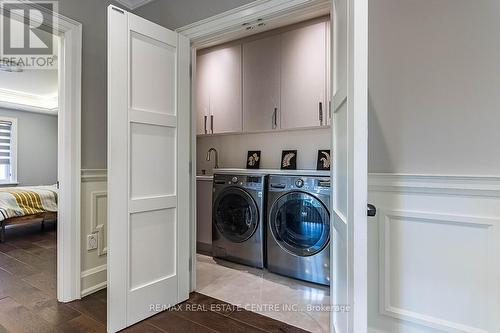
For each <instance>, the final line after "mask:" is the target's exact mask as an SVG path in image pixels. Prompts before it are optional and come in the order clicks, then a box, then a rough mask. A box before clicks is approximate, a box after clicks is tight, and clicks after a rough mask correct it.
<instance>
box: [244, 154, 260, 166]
mask: <svg viewBox="0 0 500 333" xmlns="http://www.w3.org/2000/svg"><path fill="white" fill-rule="evenodd" d="M259 168H260V150H249V151H248V157H247V169H259Z"/></svg>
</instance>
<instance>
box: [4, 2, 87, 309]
mask: <svg viewBox="0 0 500 333" xmlns="http://www.w3.org/2000/svg"><path fill="white" fill-rule="evenodd" d="M2 5H4V4H2ZM16 6H18V7H19V8H18V9H19V10H14V11H10V10H8V8H4V7H2V15H1V17H0V18H1V19H2V23H5V24H11V25H12V26H20V25H21V26H22V25H23V24H24V23H25V22H26V21H25V15H26V13H29V14H30V20H29V25H30V30H31V31H33V30H37V29H38V30H39V33H38V34H37V36H38V35H39V34H43V33H45V34H49V35H50V36H51V39H53V40H54V41H55V42H54V45H57V48H56V51H55V52H56V54H51V55H49V56H50V59H49V60H50V61H48V60H47V61H46V62H45V63H43V64H42V65H46V66H47V65H50V66H55V67H56V68H57V71H58V73H57V74H56V82H57V83H56V87H57V88H56V90H57V93H56V94H55V96H54V94H52V96H51V98H49V100H46V99H44V98H41V97H40V96H38V95H37V94H35V95H34V96H33V95H28V96H26V95H25V96H24V97H25V98H24V101H23V102H21V104H22V105H21V106H22V108H24V109H30V111H34V112H39V113H40V112H42V113H43V112H45V113H49V114H50V113H51V112H52V113H54V111H55V110H54V109H57V120H56V125H57V126H56V128H55V132H56V133H55V134H54V133H52V135H55V136H56V137H57V139H56V143H55V145H56V148H55V149H56V153H55V154H56V158H57V161H58V163H57V164H56V163H54V164H53V166H52V167H51V172H52V174H55V177H54V178H55V179H52V180H51V182H53V184H55V185H56V186H55V187H56V188H57V187H59V188H58V189H56V191H53V192H56V193H57V204H56V209H55V211H56V212H57V221H58V227H57V237H56V239H57V249H58V250H59V251H58V253H57V258H55V257H54V258H52V259H51V261H53V265H55V267H54V269H55V270H56V272H57V283H56V282H55V281H53V282H51V285H53V286H57V287H55V288H57V293H56V294H57V300H59V301H61V302H67V301H71V300H74V299H78V298H80V167H81V166H80V132H81V130H80V110H81V97H80V94H81V92H80V86H81V45H82V44H81V33H82V27H81V24H80V23H78V22H76V21H74V20H71V19H69V18H66V17H64V16H62V15H60V14H58V13H57V12H55V11H53V10H52V9H50V8H48V7H42V6H40V5H37V4H35V3H30V2H19V3H18V4H16ZM17 31H23V29H20V30H17ZM25 31H26V30H25ZM31 33H33V32H31ZM41 43H42V44H41V45H44V44H45V45H46V46H47V45H48V44H46V43H43V41H42V42H41ZM47 47H48V46H47ZM21 53H22V52H21ZM17 56H19V54H18V55H17ZM13 59H14V60H11V61H9V63H8V64H5V63H4V65H7V70H9V69H8V67H10V70H13V71H17V70H19V69H22V67H23V66H28V64H26V63H24V64H22V65H20V64H19V63H18V62H16V61H15V59H16V58H13ZM36 65H37V66H42V65H40V63H39V62H38V63H36ZM16 67H21V68H16ZM31 67H33V64H32V65H31ZM30 70H31V69H29V70H28V69H27V70H26V72H25V73H29V72H30ZM42 70H46V69H42ZM18 73H19V72H18ZM11 95H12V94H11ZM11 97H13V96H11ZM17 97H19V96H17ZM42 97H43V96H42ZM13 98H14V99H15V97H13ZM33 104H35V106H34V107H33ZM54 104H55V106H54ZM30 105H31V107H30ZM3 106H7V107H10V108H12V107H15V106H16V103H15V102H12V98H11V99H10V102H7V104H5V105H3ZM26 106H28V107H26ZM18 125H20V124H18ZM18 129H19V130H22V129H21V128H20V127H19V128H18ZM18 149H19V147H18ZM21 149H22V148H21ZM18 152H19V151H18ZM36 154H43V150H42V151H38V152H36ZM56 165H57V166H56ZM17 167H18V169H19V168H22V167H21V166H20V165H19V164H18V165H17ZM23 167H26V166H23ZM27 168H28V169H29V170H32V172H31V173H32V174H37V173H38V171H40V170H41V166H37V164H36V163H34V165H30V166H27ZM54 169H55V170H54ZM11 174H12V173H11ZM42 206H43V205H42ZM52 210H54V209H52ZM38 218H39V219H40V218H41V219H42V220H44V219H46V216H43V217H38ZM52 219H53V217H52ZM8 234H9V232H7V234H6V241H7V242H8V237H9V235H8ZM56 239H52V240H51V241H54V242H55V241H56ZM7 242H6V243H5V244H8V243H7ZM53 245H54V247H55V244H53ZM6 246H7V245H6ZM56 272H53V273H54V276H56Z"/></svg>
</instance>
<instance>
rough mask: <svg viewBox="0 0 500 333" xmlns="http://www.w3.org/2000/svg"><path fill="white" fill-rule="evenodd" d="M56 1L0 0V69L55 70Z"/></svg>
mask: <svg viewBox="0 0 500 333" xmlns="http://www.w3.org/2000/svg"><path fill="white" fill-rule="evenodd" d="M57 9H58V2H57V1H30V2H26V1H15V0H14V1H13V0H0V11H1V13H3V15H0V17H1V34H0V38H1V49H0V62H1V63H0V66H2V65H3V66H4V67H5V66H13V67H17V68H46V69H53V68H54V67H56V64H55V60H56V55H55V54H54V53H55V52H54V39H55V38H56V36H55V35H54V32H55V31H56V29H57V25H56V23H57V22H56V21H55V20H56V16H55V15H53V14H54V13H56V12H57Z"/></svg>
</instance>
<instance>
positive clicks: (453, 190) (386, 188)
mask: <svg viewBox="0 0 500 333" xmlns="http://www.w3.org/2000/svg"><path fill="white" fill-rule="evenodd" d="M368 190H369V191H372V192H373V191H376V192H399V193H402V192H405V193H416V194H438V195H460V196H484V197H500V176H455V175H424V174H422V175H419V174H396V173H370V174H369V175H368Z"/></svg>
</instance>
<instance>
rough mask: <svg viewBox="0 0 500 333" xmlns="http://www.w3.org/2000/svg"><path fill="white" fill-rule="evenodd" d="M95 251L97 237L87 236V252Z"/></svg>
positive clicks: (94, 235)
mask: <svg viewBox="0 0 500 333" xmlns="http://www.w3.org/2000/svg"><path fill="white" fill-rule="evenodd" d="M95 249H97V235H96V234H90V235H87V251H90V250H95Z"/></svg>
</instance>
